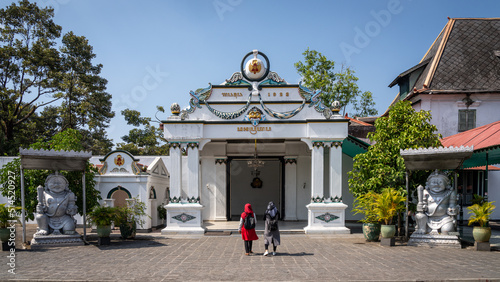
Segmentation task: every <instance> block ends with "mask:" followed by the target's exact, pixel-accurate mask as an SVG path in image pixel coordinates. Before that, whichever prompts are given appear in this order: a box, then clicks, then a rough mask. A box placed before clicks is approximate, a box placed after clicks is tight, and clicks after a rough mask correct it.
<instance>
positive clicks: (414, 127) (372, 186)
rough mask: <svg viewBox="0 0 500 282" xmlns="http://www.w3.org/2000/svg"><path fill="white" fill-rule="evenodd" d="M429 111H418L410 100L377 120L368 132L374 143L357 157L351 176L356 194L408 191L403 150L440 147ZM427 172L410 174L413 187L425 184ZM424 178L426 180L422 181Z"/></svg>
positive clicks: (352, 188) (399, 103) (438, 136)
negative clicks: (390, 189) (386, 189)
mask: <svg viewBox="0 0 500 282" xmlns="http://www.w3.org/2000/svg"><path fill="white" fill-rule="evenodd" d="M430 121H431V114H430V112H429V111H424V110H421V111H419V112H416V111H415V110H414V109H413V108H412V107H411V103H410V102H409V101H399V102H397V103H396V104H394V105H393V106H392V107H391V109H390V110H389V115H388V116H386V117H380V118H378V119H377V120H376V121H375V128H376V131H375V132H370V133H368V138H369V139H370V141H371V142H375V144H374V145H372V146H370V147H369V148H368V151H367V152H366V153H363V154H359V155H356V156H355V157H354V164H353V169H352V171H350V172H348V175H349V190H350V191H351V193H352V194H353V195H354V196H355V197H359V196H361V195H364V194H366V193H368V192H369V191H373V192H376V193H380V192H381V191H382V189H383V188H386V187H394V188H396V189H399V190H405V171H406V170H405V169H406V168H405V164H404V160H403V157H401V155H400V153H399V150H400V149H408V148H411V149H416V148H419V147H424V148H427V147H438V146H441V142H440V141H439V139H440V138H441V135H440V134H436V133H435V132H436V131H437V128H436V126H435V125H432V124H430ZM425 177H426V172H424V171H418V172H415V174H414V175H413V176H412V177H411V180H412V184H411V185H410V187H411V188H412V190H414V188H415V187H416V186H415V185H416V184H421V183H425ZM422 181H423V182H422Z"/></svg>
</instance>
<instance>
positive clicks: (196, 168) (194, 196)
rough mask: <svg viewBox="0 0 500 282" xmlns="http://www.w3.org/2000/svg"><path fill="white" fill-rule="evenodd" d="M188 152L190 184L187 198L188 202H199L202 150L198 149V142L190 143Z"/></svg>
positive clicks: (188, 180)
mask: <svg viewBox="0 0 500 282" xmlns="http://www.w3.org/2000/svg"><path fill="white" fill-rule="evenodd" d="M186 152H187V155H188V157H187V159H188V161H187V168H188V179H187V182H188V185H187V191H186V192H187V198H188V202H199V195H200V194H199V191H200V151H199V150H198V142H191V143H188V145H187V147H186Z"/></svg>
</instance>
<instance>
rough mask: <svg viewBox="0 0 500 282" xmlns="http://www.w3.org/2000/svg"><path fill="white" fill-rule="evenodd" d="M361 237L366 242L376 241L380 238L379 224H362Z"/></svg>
mask: <svg viewBox="0 0 500 282" xmlns="http://www.w3.org/2000/svg"><path fill="white" fill-rule="evenodd" d="M363 235H364V236H365V239H366V241H368V242H375V241H378V240H379V237H380V223H363Z"/></svg>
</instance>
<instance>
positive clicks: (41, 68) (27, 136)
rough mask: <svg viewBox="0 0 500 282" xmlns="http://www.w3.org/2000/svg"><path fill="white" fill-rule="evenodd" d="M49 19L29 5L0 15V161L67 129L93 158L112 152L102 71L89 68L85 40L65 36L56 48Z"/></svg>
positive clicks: (56, 31)
mask: <svg viewBox="0 0 500 282" xmlns="http://www.w3.org/2000/svg"><path fill="white" fill-rule="evenodd" d="M53 17H54V12H53V9H52V8H40V7H38V6H37V5H36V3H30V2H29V1H27V0H22V1H20V2H19V3H18V4H16V3H13V4H11V5H10V6H8V7H6V8H3V9H0V128H1V131H0V145H1V146H0V155H15V154H17V150H18V147H19V146H28V145H29V144H31V143H33V141H34V140H33V138H34V136H36V137H37V138H40V140H44V141H48V140H50V138H51V137H52V136H53V133H54V132H61V131H63V130H65V129H67V128H72V129H77V130H79V131H81V132H82V140H83V144H84V148H85V149H87V150H92V152H93V153H101V154H102V153H104V152H106V151H108V150H109V149H110V148H111V146H112V143H111V141H110V140H109V139H108V138H107V137H106V133H105V128H106V127H108V126H109V122H110V119H111V118H112V117H113V116H114V113H113V112H112V111H111V95H110V94H108V93H106V84H107V81H106V80H105V79H104V78H102V77H100V72H101V69H102V65H100V64H98V65H94V64H93V63H92V60H93V59H94V58H95V54H94V53H93V51H92V46H91V45H90V44H89V43H88V40H87V39H86V38H85V37H83V36H76V35H75V34H73V32H68V33H66V34H65V35H64V36H63V38H62V41H61V42H58V41H57V40H58V39H59V38H60V37H61V29H62V28H61V26H59V25H57V24H55V23H54V21H53ZM58 44H59V45H60V46H61V47H60V48H59V49H58V48H56V46H57V45H58ZM56 101H58V102H59V104H57V103H55V102H56ZM42 125H43V126H42Z"/></svg>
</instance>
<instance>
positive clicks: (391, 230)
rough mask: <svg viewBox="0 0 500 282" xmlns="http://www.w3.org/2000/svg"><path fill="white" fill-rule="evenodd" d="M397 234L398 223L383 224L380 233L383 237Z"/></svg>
mask: <svg viewBox="0 0 500 282" xmlns="http://www.w3.org/2000/svg"><path fill="white" fill-rule="evenodd" d="M395 234H396V225H394V224H393V225H385V224H382V226H381V227H380V235H381V236H382V238H392V237H394V235H395Z"/></svg>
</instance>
